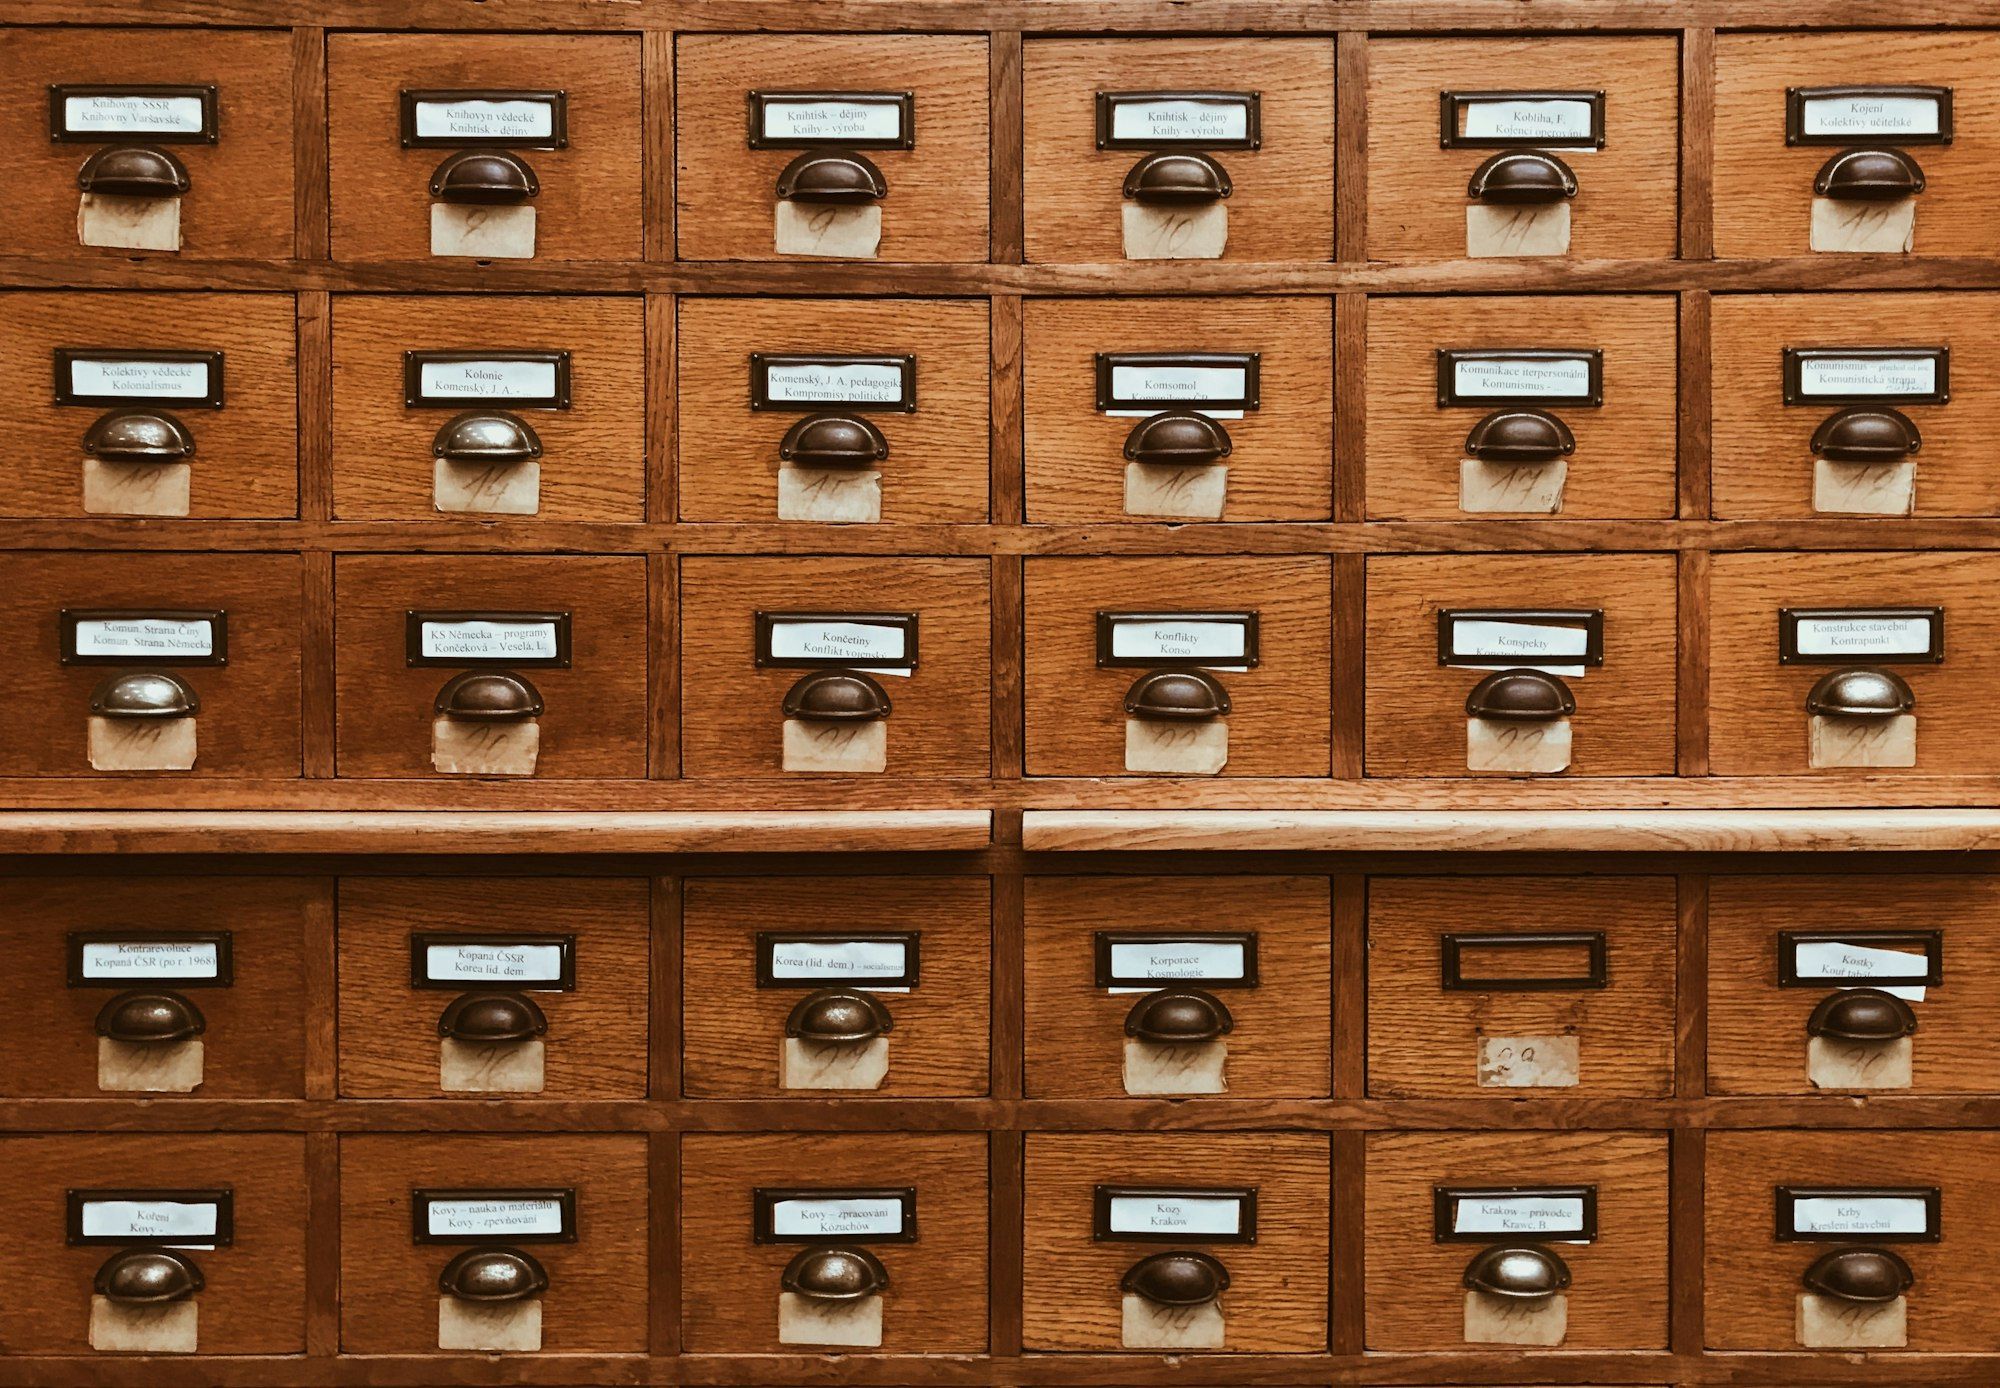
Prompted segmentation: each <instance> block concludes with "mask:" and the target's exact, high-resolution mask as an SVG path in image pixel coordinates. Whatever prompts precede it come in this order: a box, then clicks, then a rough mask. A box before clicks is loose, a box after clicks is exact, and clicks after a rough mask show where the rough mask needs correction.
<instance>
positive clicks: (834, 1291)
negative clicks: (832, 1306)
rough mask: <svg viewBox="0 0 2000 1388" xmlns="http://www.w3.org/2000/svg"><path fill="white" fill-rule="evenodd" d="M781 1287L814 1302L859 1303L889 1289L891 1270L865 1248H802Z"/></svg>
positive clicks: (792, 1262) (790, 1263)
mask: <svg viewBox="0 0 2000 1388" xmlns="http://www.w3.org/2000/svg"><path fill="white" fill-rule="evenodd" d="M778 1285H779V1286H781V1287H782V1288H784V1290H786V1291H788V1292H792V1293H795V1294H796V1295H798V1296H803V1297H810V1298H811V1299H812V1300H814V1301H859V1300H861V1298H862V1297H865V1296H873V1295H875V1294H876V1293H877V1292H880V1291H883V1290H885V1289H886V1288H887V1287H888V1285H889V1270H888V1269H887V1268H885V1267H883V1266H882V1260H881V1259H880V1258H877V1257H876V1256H875V1255H874V1254H873V1253H870V1252H869V1251H868V1250H867V1249H865V1248H803V1249H800V1250H799V1253H798V1255H797V1256H796V1257H794V1258H793V1259H792V1261H791V1262H789V1263H787V1264H786V1265H785V1271H784V1275H783V1276H782V1277H781V1278H779V1282H778Z"/></svg>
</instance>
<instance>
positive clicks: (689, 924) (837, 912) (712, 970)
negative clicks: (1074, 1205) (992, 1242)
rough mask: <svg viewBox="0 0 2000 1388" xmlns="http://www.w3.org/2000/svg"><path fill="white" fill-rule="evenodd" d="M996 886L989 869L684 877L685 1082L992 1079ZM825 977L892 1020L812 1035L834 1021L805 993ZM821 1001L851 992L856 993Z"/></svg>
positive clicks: (958, 1085) (895, 1085) (894, 1087)
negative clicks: (829, 1038) (824, 1039)
mask: <svg viewBox="0 0 2000 1388" xmlns="http://www.w3.org/2000/svg"><path fill="white" fill-rule="evenodd" d="M992 896H993V890H992V886H991V884H990V883H989V882H988V880H987V879H986V878H984V877H723V878H712V879H704V878H695V879H691V880H689V881H687V882H686V883H685V884H684V885H683V887H682V901H681V931H682V935H681V939H682V944H681V979H682V983H681V991H682V994H683V995H684V997H685V998H686V999H687V1000H688V1001H687V1003H686V1005H685V1006H684V1008H683V1016H682V1019H681V1046H682V1055H681V1076H682V1083H683V1086H684V1088H685V1090H686V1092H687V1094H688V1095H689V1097H691V1098H697V1099H747V1098H779V1097H790V1098H808V1099H810V1098H825V1099H828V1100H838V1099H842V1098H857V1097H867V1096H868V1095H869V1094H873V1095H876V1096H880V1097H883V1098H897V1097H904V1096H909V1097H915V1096H934V1095H935V1096H944V1095H979V1094H984V1093H986V1090H987V1054H988V1044H989V1043H988V1038H987V1003H988V993H989V989H988V981H987V967H988V955H989V952H990V949H991V943H990V941H991V937H992V928H993V923H992ZM828 989H835V990H840V991H842V992H844V993H847V994H849V995H851V994H852V993H854V992H855V991H856V990H864V991H866V992H867V994H868V996H869V997H871V998H873V999H874V1001H875V1003H876V1004H877V1005H878V1006H879V1007H880V1008H881V1010H882V1011H883V1013H885V1014H886V1016H887V1019H888V1027H887V1030H886V1031H884V1032H882V1033H881V1034H878V1035H875V1036H873V1037H867V1038H862V1039H859V1040H856V1041H851V1042H843V1043H839V1044H827V1043H820V1044H815V1043H814V1041H813V1037H814V1034H815V1029H816V1025H817V1026H818V1027H819V1028H820V1029H823V1030H827V1031H834V1032H836V1033H839V1031H840V1029H839V1028H837V1027H833V1026H831V1025H830V1024H828V1023H826V1022H820V1023H817V1024H816V1023H815V1020H814V1019H815V1015H816V1014H818V1012H819V1006H820V1004H817V1003H814V1002H812V1000H814V999H817V998H819V997H820V995H821V993H822V990H828ZM826 1004H827V1005H828V1006H833V1007H850V1006H852V998H851V996H850V998H849V999H848V1001H847V1002H845V1003H839V1002H836V1001H834V1000H832V999H828V1000H826ZM827 1015H828V1016H832V1015H834V1014H832V1013H829V1014H827ZM842 1015H851V1014H842ZM874 1025H879V1022H877V1023H875V1024H874ZM795 1029H796V1030H795ZM863 1029H865V1028H863ZM848 1034H851V1033H848ZM857 1091H865V1092H859V1093H858V1092H857Z"/></svg>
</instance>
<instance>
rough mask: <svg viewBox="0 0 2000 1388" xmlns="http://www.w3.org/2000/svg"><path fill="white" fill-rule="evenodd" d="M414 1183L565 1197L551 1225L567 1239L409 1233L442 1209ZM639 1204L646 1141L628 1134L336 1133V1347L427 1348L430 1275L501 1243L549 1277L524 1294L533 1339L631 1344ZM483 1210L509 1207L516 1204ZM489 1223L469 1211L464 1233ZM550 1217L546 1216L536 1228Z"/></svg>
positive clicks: (642, 1318)
mask: <svg viewBox="0 0 2000 1388" xmlns="http://www.w3.org/2000/svg"><path fill="white" fill-rule="evenodd" d="M418 1191H423V1192H426V1194H427V1195H428V1196H430V1197H434V1198H435V1199H436V1200H439V1201H443V1200H452V1199H465V1200H468V1201H480V1200H482V1198H484V1199H485V1200H489V1201H490V1200H492V1199H494V1198H495V1197H502V1196H514V1197H524V1196H538V1197H539V1198H541V1199H546V1200H554V1201H556V1202H557V1203H558V1204H562V1203H564V1198H565V1197H567V1203H568V1204H569V1206H570V1208H569V1210H568V1212H567V1214H566V1215H565V1216H564V1217H563V1218H562V1221H561V1223H562V1226H563V1228H564V1229H565V1230H567V1234H568V1237H563V1236H561V1235H555V1234H549V1235H541V1236H523V1235H516V1236H514V1237H507V1236H506V1235H498V1236H495V1235H491V1234H486V1235H483V1236H482V1237H480V1238H479V1239H478V1240H477V1241H474V1240H473V1239H472V1238H469V1237H466V1236H464V1235H453V1234H450V1233H444V1232H440V1233H438V1234H436V1235H427V1237H426V1239H425V1241H422V1242H419V1241H418V1239H417V1238H416V1237H415V1234H416V1231H417V1230H418V1229H419V1228H423V1229H431V1228H438V1229H440V1230H442V1229H443V1228H445V1221H444V1218H443V1215H442V1213H441V1212H439V1211H436V1210H435V1209H434V1208H433V1204H432V1201H429V1200H427V1201H425V1202H424V1203H423V1204H422V1205H419V1203H418V1201H417V1198H416V1192H418ZM445 1208H446V1209H447V1210H448V1209H449V1208H450V1207H449V1206H447V1207H445ZM647 1208H648V1197H647V1191H646V1139H645V1138H644V1137H642V1136H640V1135H638V1134H627V1133H618V1134H607V1135H597V1136H588V1137H585V1136H571V1135H567V1134H562V1135H545V1134H540V1133H512V1134H508V1135H506V1136H496V1137H475V1136H466V1135H461V1134H439V1133H396V1134H375V1133H370V1134H366V1135H360V1136H357V1135H353V1134H348V1135H345V1136H343V1137H342V1138H341V1139H340V1283H341V1307H342V1314H341V1321H340V1347H341V1349H342V1350H344V1351H346V1352H347V1353H349V1354H427V1353H436V1352H437V1351H438V1349H439V1348H440V1345H439V1341H440V1339H441V1336H440V1329H441V1325H440V1320H441V1308H440V1306H439V1302H440V1301H441V1300H444V1299H445V1298H443V1297H441V1296H440V1294H439V1286H438V1278H439V1274H440V1273H441V1272H442V1271H443V1270H444V1269H445V1267H446V1266H447V1265H448V1264H449V1263H451V1261H452V1260H453V1259H454V1258H456V1257H458V1256H459V1255H461V1254H463V1253H466V1252H468V1251H471V1250H474V1249H478V1248H481V1247H511V1248H513V1249H515V1250H516V1251H517V1252H522V1253H526V1254H527V1255H529V1256H530V1257H532V1258H534V1259H535V1261H536V1262H537V1263H539V1264H540V1265H541V1267H542V1269H543V1271H544V1272H545V1273H546V1275H547V1278H548V1289H547V1291H545V1292H543V1293H542V1295H541V1296H540V1297H539V1298H537V1300H538V1301H539V1303H540V1307H541V1312H540V1331H541V1334H540V1340H541V1343H540V1346H539V1348H540V1349H541V1350H542V1351H545V1352H547V1353H550V1354H568V1353H586V1354H589V1353H597V1354H623V1353H638V1352H641V1351H643V1350H644V1349H645V1348H646V1305H647V1295H648V1287H647V1268H646V1220H647ZM420 1210H421V1211H422V1213H421V1214H420V1213H419V1211H420ZM496 1214H497V1215H498V1216H499V1218H500V1219H505V1218H508V1217H509V1216H512V1217H514V1218H522V1214H521V1212H520V1209H519V1207H515V1208H514V1209H512V1210H509V1209H505V1208H503V1209H502V1210H500V1211H497V1212H496ZM433 1219H436V1220H437V1223H436V1224H433V1223H432V1220H433ZM497 1222H498V1220H490V1219H475V1222H474V1224H472V1225H471V1226H468V1227H467V1229H466V1233H468V1234H469V1233H471V1232H472V1231H473V1230H476V1229H490V1228H492V1227H494V1224H495V1223H497ZM524 1223H526V1221H525V1220H524ZM537 1223H539V1221H537ZM555 1224H556V1220H555V1219H554V1218H553V1217H551V1218H549V1219H548V1221H547V1223H546V1224H541V1225H540V1227H543V1228H548V1229H551V1230H553V1229H554V1227H555ZM451 1300H454V1301H455V1300H457V1298H451Z"/></svg>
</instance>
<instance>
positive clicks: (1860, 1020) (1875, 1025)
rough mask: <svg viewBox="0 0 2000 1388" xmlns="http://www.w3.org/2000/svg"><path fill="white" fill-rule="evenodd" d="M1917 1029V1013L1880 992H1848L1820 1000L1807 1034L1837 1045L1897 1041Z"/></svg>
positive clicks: (1853, 989)
mask: <svg viewBox="0 0 2000 1388" xmlns="http://www.w3.org/2000/svg"><path fill="white" fill-rule="evenodd" d="M1916 1029H1917V1012H1916V1009H1915V1008H1913V1007H1911V1006H1910V1005H1909V1004H1908V1003H1906V1002H1904V1001H1903V1000H1902V999H1901V998H1899V997H1897V996H1896V995H1895V994H1893V993H1885V992H1883V991H1882V990H1881V989H1880V988H1847V989H1843V990H1842V991H1840V992H1838V993H1832V994H1829V995H1828V996H1826V997H1824V998H1822V999H1820V1003H1819V1006H1817V1007H1815V1008H1814V1009H1813V1010H1812V1016H1810V1017H1808V1018H1807V1019H1806V1032H1807V1034H1808V1035H1812V1036H1826V1037H1831V1038H1832V1039H1833V1040H1836V1041H1898V1040H1901V1039H1902V1038H1903V1037H1905V1036H1909V1035H1911V1034H1913V1033H1914V1032H1915V1031H1916Z"/></svg>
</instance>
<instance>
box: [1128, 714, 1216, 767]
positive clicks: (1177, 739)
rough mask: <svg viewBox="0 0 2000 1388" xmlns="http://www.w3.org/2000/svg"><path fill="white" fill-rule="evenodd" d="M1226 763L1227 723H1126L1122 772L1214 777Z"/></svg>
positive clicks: (1156, 720)
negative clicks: (1123, 769)
mask: <svg viewBox="0 0 2000 1388" xmlns="http://www.w3.org/2000/svg"><path fill="white" fill-rule="evenodd" d="M1228 763H1229V720H1228V719H1226V718H1212V719H1210V720H1209V721H1207V722H1205V723H1181V722H1176V721H1174V720H1172V719H1167V718H1127V719H1126V720H1125V769H1126V770H1127V771H1138V772H1144V773H1147V774H1150V775H1157V776H1213V775H1215V774H1216V773H1217V772H1219V771H1221V770H1222V768H1223V767H1224V766H1226V765H1228Z"/></svg>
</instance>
